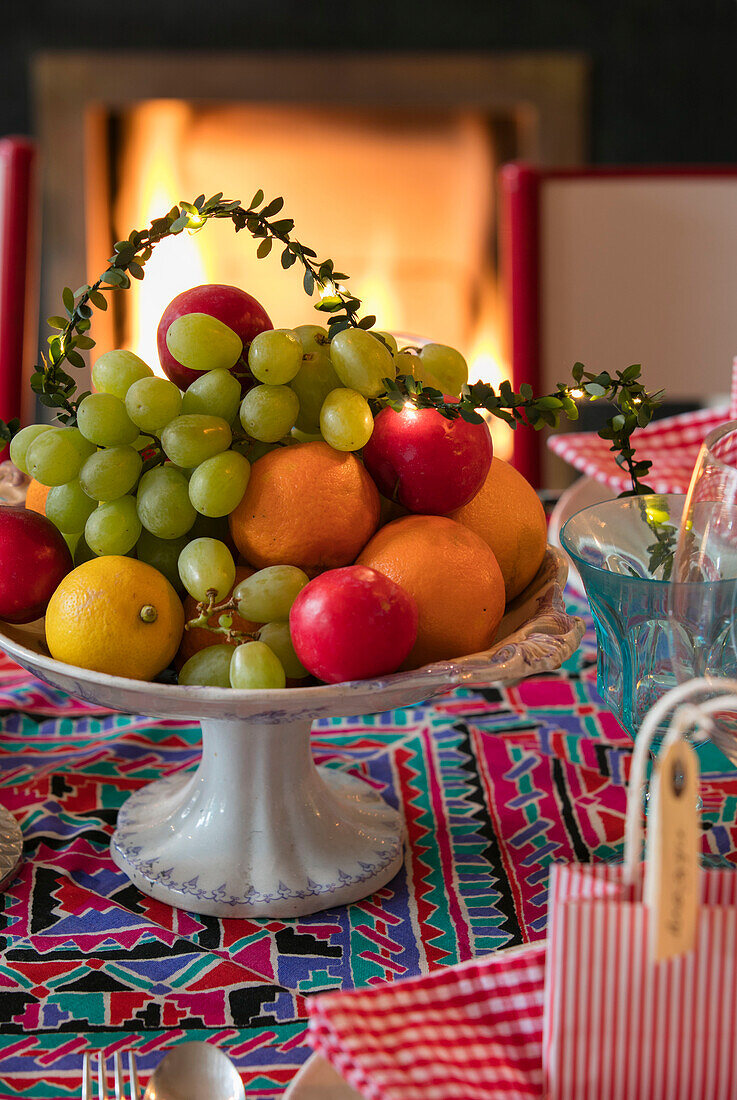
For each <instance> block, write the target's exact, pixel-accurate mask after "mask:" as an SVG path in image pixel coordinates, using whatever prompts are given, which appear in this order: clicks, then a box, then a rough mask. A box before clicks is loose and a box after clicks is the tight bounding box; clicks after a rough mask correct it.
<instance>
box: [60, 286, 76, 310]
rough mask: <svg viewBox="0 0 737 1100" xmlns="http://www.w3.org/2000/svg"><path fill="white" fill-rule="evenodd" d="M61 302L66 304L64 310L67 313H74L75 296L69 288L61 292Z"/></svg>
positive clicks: (66, 287)
mask: <svg viewBox="0 0 737 1100" xmlns="http://www.w3.org/2000/svg"><path fill="white" fill-rule="evenodd" d="M61 300H62V302H63V303H64V308H65V309H66V310H67V312H69V313H72V312H73V311H74V295H73V294H72V291H71V289H70V288H69V287H68V286H65V287H64V289H63V290H62V292H61Z"/></svg>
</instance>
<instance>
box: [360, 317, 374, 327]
mask: <svg viewBox="0 0 737 1100" xmlns="http://www.w3.org/2000/svg"><path fill="white" fill-rule="evenodd" d="M375 324H376V318H375V317H374V316H373V315H372V314H369V315H368V317H362V318H361V320H360V321H359V322H358V327H359V328H373V327H374V325H375Z"/></svg>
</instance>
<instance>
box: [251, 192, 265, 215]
mask: <svg viewBox="0 0 737 1100" xmlns="http://www.w3.org/2000/svg"><path fill="white" fill-rule="evenodd" d="M263 201H264V193H263V191H262V190H261V189H260V188H259V190H258V191H257V192H256V194H255V195H254V196H253V198H252V199H251V202H250V205H249V207H248V209H249V210H255V209H256V207H257V206H260V205H261V203H262V202H263Z"/></svg>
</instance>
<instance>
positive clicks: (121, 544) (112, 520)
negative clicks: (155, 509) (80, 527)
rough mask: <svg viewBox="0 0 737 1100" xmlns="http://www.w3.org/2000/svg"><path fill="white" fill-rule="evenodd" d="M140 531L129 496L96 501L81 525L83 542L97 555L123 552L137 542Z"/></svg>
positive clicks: (134, 508)
mask: <svg viewBox="0 0 737 1100" xmlns="http://www.w3.org/2000/svg"><path fill="white" fill-rule="evenodd" d="M140 533H141V521H140V520H139V518H138V516H137V515H136V502H135V500H134V499H133V497H131V496H128V497H120V498H119V499H118V500H109V501H105V503H104V504H99V505H98V506H97V508H96V509H95V510H94V512H93V513H92V515H91V516H90V517H89V519H88V520H87V523H86V524H85V528H84V537H85V541H86V542H87V545H88V546H89V548H90V550H92V551H93V553H95V554H97V556H98V557H100V556H101V555H103V554H127V553H128V551H129V550H132V549H133V547H134V546H135V545H136V543H137V542H138V536H139V535H140Z"/></svg>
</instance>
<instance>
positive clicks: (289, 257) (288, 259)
mask: <svg viewBox="0 0 737 1100" xmlns="http://www.w3.org/2000/svg"><path fill="white" fill-rule="evenodd" d="M296 262H297V257H296V256H295V255H294V253H293V252H292V251H291V249H290V248H289V247H287V248H285V249H284V251H283V252H282V254H281V265H282V267H283V268H284V270H285V271H287V270H288V268H290V267H291V266H292V265H293V264H296Z"/></svg>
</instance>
